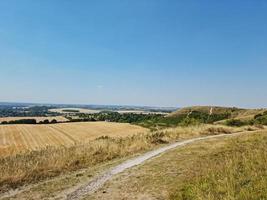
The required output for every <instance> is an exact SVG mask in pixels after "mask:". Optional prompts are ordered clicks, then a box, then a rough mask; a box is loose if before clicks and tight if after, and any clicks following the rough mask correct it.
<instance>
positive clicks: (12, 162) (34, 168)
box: [0, 123, 240, 191]
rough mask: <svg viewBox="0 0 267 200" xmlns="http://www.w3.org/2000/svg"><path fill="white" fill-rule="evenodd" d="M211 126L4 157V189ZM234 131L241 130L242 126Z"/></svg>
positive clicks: (0, 181) (0, 172) (0, 167)
mask: <svg viewBox="0 0 267 200" xmlns="http://www.w3.org/2000/svg"><path fill="white" fill-rule="evenodd" d="M108 124H109V123H108ZM114 126H115V125H114ZM125 126H126V125H125ZM220 127H221V126H220ZM210 128H211V125H202V126H197V127H184V128H176V129H168V130H165V131H160V132H150V133H144V134H136V135H131V136H127V137H123V138H122V137H120V138H111V137H109V136H102V137H100V138H97V139H95V140H92V141H89V142H88V143H86V144H82V145H75V146H72V147H60V148H55V147H54V148H53V147H47V148H46V149H42V150H39V151H30V152H27V153H23V154H18V155H15V156H8V157H5V158H2V159H0V188H1V189H0V190H2V191H4V190H6V189H8V188H10V187H13V188H16V187H17V186H18V185H22V184H25V183H30V182H38V181H39V180H42V179H46V178H48V177H53V176H56V175H59V174H62V173H65V172H68V171H73V170H77V169H81V168H88V167H91V166H94V165H96V164H98V163H103V162H107V161H109V160H112V159H114V158H122V157H125V156H129V155H133V154H136V153H140V152H144V151H146V150H148V149H152V148H154V147H156V146H158V145H159V144H163V143H169V142H172V141H175V140H177V139H185V138H192V137H196V136H199V135H204V134H206V133H207V132H208V134H211V133H210ZM231 130H232V131H233V132H236V131H240V129H231ZM125 132H126V131H125ZM127 134H128V133H127Z"/></svg>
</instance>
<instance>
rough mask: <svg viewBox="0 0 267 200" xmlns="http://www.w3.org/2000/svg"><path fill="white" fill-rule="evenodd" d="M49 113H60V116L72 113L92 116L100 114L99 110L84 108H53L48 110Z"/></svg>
mask: <svg viewBox="0 0 267 200" xmlns="http://www.w3.org/2000/svg"><path fill="white" fill-rule="evenodd" d="M49 111H50V112H55V113H61V114H66V113H73V112H74V113H76V112H78V113H86V114H94V113H99V112H101V110H94V109H86V108H55V109H50V110H49Z"/></svg>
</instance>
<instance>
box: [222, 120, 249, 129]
mask: <svg viewBox="0 0 267 200" xmlns="http://www.w3.org/2000/svg"><path fill="white" fill-rule="evenodd" d="M226 125H227V126H237V127H240V126H246V125H248V122H245V121H241V120H239V119H230V120H227V121H226Z"/></svg>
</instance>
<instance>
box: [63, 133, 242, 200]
mask: <svg viewBox="0 0 267 200" xmlns="http://www.w3.org/2000/svg"><path fill="white" fill-rule="evenodd" d="M238 134H241V132H240V133H234V134H220V135H212V136H205V137H198V138H193V139H189V140H185V141H180V142H176V143H173V144H170V145H168V146H165V147H162V148H159V149H156V150H153V151H150V152H147V153H145V154H144V155H141V156H138V157H136V158H133V159H130V160H127V161H125V162H123V163H121V164H119V165H117V166H116V167H114V168H112V169H110V170H108V171H106V172H104V173H103V174H102V175H100V176H98V177H96V178H95V179H93V180H92V181H91V182H89V183H87V184H85V185H83V186H81V187H78V188H76V189H74V190H73V191H71V192H69V193H68V194H64V197H63V199H67V200H79V199H82V198H84V197H85V196H88V195H90V194H92V193H94V192H95V191H97V190H98V189H100V188H101V187H102V186H103V185H104V184H105V183H106V182H107V181H108V180H110V179H111V178H112V177H113V176H114V175H116V174H119V173H121V172H123V171H125V170H127V169H129V168H132V167H134V166H137V165H140V164H142V163H143V162H145V161H147V160H149V159H151V158H153V157H155V156H158V155H160V154H162V153H164V152H166V151H168V150H171V149H174V148H176V147H180V146H184V145H187V144H190V143H194V142H197V141H200V140H207V139H211V138H219V137H226V136H234V135H238ZM61 198H62V196H61Z"/></svg>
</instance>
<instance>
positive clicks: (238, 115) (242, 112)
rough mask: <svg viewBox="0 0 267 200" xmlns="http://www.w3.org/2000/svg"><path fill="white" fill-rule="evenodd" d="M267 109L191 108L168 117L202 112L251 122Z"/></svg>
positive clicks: (183, 109) (180, 110)
mask: <svg viewBox="0 0 267 200" xmlns="http://www.w3.org/2000/svg"><path fill="white" fill-rule="evenodd" d="M266 110H267V109H245V108H237V107H222V106H191V107H185V108H181V109H179V110H177V111H175V112H172V113H170V114H169V115H168V116H167V117H170V118H173V117H179V116H182V115H190V114H191V113H192V112H200V113H205V114H209V115H212V114H213V115H219V114H225V113H229V114H230V118H232V119H240V120H249V119H252V118H253V117H254V116H255V115H258V114H261V113H263V112H264V111H266Z"/></svg>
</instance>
